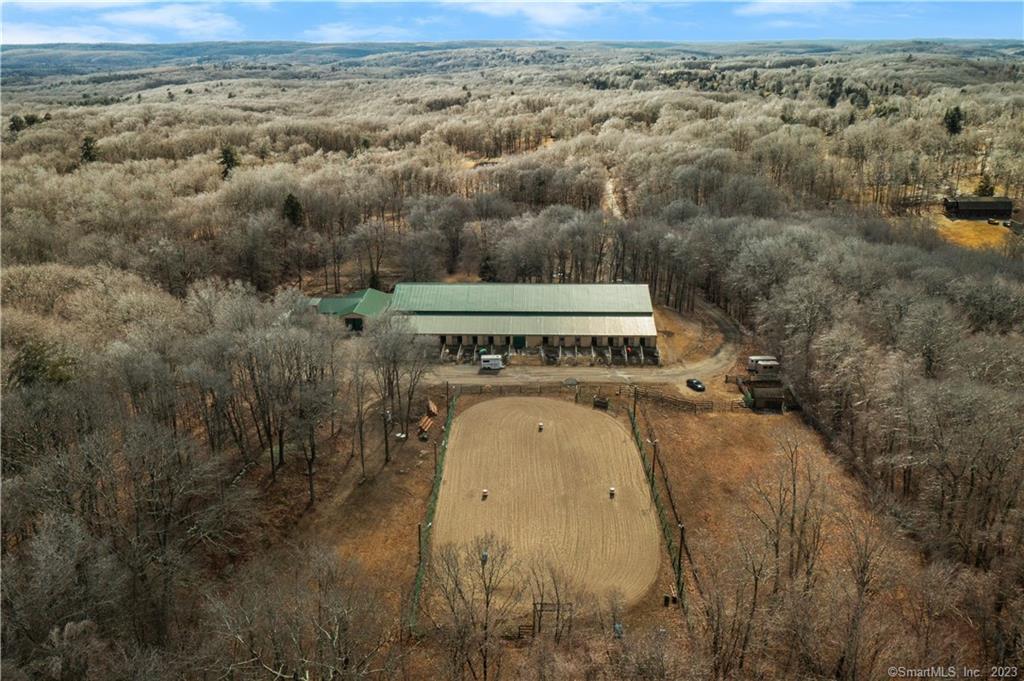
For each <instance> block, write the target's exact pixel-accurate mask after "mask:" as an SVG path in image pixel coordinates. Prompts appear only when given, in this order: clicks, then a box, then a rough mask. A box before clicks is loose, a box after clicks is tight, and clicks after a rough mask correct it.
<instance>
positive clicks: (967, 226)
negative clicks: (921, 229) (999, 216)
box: [931, 214, 1012, 250]
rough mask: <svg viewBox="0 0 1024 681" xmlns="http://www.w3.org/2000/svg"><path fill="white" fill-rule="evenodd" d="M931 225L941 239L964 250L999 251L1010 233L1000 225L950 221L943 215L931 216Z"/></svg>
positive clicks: (979, 221)
mask: <svg viewBox="0 0 1024 681" xmlns="http://www.w3.org/2000/svg"><path fill="white" fill-rule="evenodd" d="M931 219H932V223H933V224H934V225H935V229H936V231H937V232H938V233H939V236H941V237H942V238H943V239H945V240H946V241H948V242H949V243H951V244H956V245H957V246H963V247H964V248H975V249H980V248H987V249H996V250H998V249H1000V248H1002V247H1003V246H1005V245H1006V242H1007V239H1008V238H1009V237H1010V235H1011V234H1012V232H1010V230H1008V229H1007V228H1006V227H1003V226H1002V225H990V224H988V222H987V221H985V220H950V219H949V218H948V217H946V216H945V215H941V214H937V215H934V216H932V218H931Z"/></svg>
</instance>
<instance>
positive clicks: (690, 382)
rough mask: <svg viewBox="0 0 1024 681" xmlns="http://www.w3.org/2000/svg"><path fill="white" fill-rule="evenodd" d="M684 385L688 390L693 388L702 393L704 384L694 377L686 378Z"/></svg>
mask: <svg viewBox="0 0 1024 681" xmlns="http://www.w3.org/2000/svg"><path fill="white" fill-rule="evenodd" d="M686 387H687V388H689V389H690V390H694V391H696V392H699V393H702V392H704V390H705V388H704V384H703V383H701V382H700V381H698V380H697V379H696V378H688V379H686Z"/></svg>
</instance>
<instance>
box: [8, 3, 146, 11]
mask: <svg viewBox="0 0 1024 681" xmlns="http://www.w3.org/2000/svg"><path fill="white" fill-rule="evenodd" d="M8 4H9V5H10V6H11V7H17V8H18V9H22V10H28V11H30V12H53V11H56V10H63V11H68V10H92V9H110V8H112V7H123V6H125V5H136V6H137V5H138V4H139V2H138V1H137V0H54V1H53V2H51V1H50V0H24V1H23V2H11V3H8Z"/></svg>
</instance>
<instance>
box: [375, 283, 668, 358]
mask: <svg viewBox="0 0 1024 681" xmlns="http://www.w3.org/2000/svg"><path fill="white" fill-rule="evenodd" d="M391 310H393V311H394V312H397V313H400V314H404V315H407V316H408V317H409V321H410V322H411V325H412V328H413V329H414V330H415V332H416V333H417V334H419V335H423V336H433V337H435V338H437V340H438V342H439V343H441V344H443V345H451V346H456V345H461V346H473V347H475V346H487V347H491V348H502V347H511V348H515V349H521V348H527V347H537V346H551V347H559V346H560V347H583V348H586V347H591V346H598V347H602V346H611V347H626V346H637V347H645V348H653V347H655V345H656V344H657V336H658V330H657V328H656V327H655V324H654V309H653V307H652V305H651V295H650V291H649V290H648V288H647V286H646V285H644V284H398V285H397V286H396V287H395V292H394V294H392V297H391Z"/></svg>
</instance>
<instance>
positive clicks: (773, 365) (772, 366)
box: [757, 359, 779, 374]
mask: <svg viewBox="0 0 1024 681" xmlns="http://www.w3.org/2000/svg"><path fill="white" fill-rule="evenodd" d="M757 373H759V374H777V373H779V363H778V362H776V361H775V360H774V359H762V360H758V362H757Z"/></svg>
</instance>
